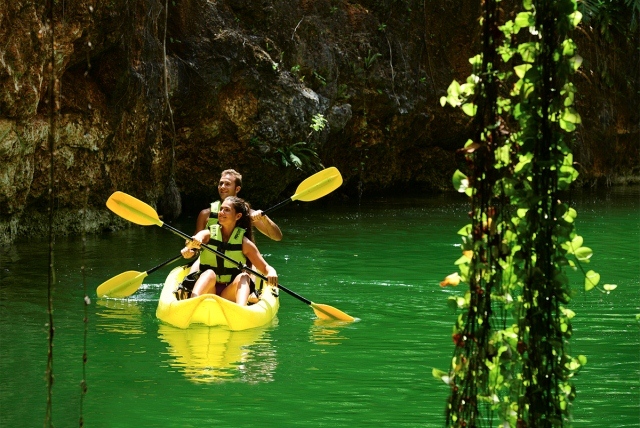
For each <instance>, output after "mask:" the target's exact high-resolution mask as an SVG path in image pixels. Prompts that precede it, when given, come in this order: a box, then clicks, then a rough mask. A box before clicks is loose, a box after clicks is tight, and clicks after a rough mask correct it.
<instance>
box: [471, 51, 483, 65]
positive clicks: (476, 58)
mask: <svg viewBox="0 0 640 428" xmlns="http://www.w3.org/2000/svg"><path fill="white" fill-rule="evenodd" d="M469 63H471V65H473V66H474V67H480V66H481V65H482V54H481V53H480V54H478V55H476V56H474V57H473V58H469Z"/></svg>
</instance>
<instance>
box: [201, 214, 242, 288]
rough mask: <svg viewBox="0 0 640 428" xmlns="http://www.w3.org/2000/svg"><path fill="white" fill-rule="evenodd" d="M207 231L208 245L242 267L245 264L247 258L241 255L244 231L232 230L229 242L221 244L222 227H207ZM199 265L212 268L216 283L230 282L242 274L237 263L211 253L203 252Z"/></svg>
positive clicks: (216, 225)
mask: <svg viewBox="0 0 640 428" xmlns="http://www.w3.org/2000/svg"><path fill="white" fill-rule="evenodd" d="M209 231H210V232H211V238H209V244H208V245H210V246H212V247H215V248H216V250H218V251H219V252H221V253H223V254H224V255H225V256H227V257H230V258H232V259H233V260H235V261H237V262H240V263H242V264H243V265H244V264H246V263H247V258H246V257H245V255H244V254H243V253H242V239H243V238H244V233H245V232H246V230H245V229H243V228H241V227H236V228H235V229H233V232H231V237H230V238H229V242H222V227H221V226H220V225H219V224H214V225H213V226H211V227H209ZM200 263H201V264H203V265H209V266H211V267H213V270H214V271H215V273H216V276H217V281H218V282H231V281H233V280H234V278H235V277H236V276H238V275H239V274H240V273H241V272H242V270H241V269H239V268H238V264H237V263H233V262H230V261H228V260H227V259H225V258H223V257H220V256H219V255H217V254H214V253H212V252H211V251H206V250H205V251H203V252H202V253H201V254H200Z"/></svg>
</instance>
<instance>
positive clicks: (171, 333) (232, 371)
mask: <svg viewBox="0 0 640 428" xmlns="http://www.w3.org/2000/svg"><path fill="white" fill-rule="evenodd" d="M274 324H275V322H274ZM274 324H269V325H267V326H263V327H258V328H252V329H249V330H242V331H230V330H228V329H226V328H222V327H207V326H204V325H202V326H200V325H192V326H191V327H190V328H188V329H181V328H177V327H173V326H171V325H167V324H160V325H159V326H158V337H159V338H160V340H162V341H163V342H166V343H167V344H168V346H167V350H168V355H169V356H170V358H169V359H168V360H167V362H168V363H169V365H170V366H171V367H174V368H176V369H178V370H180V371H181V372H182V373H183V374H184V376H185V377H186V378H187V379H189V380H190V381H192V382H195V383H217V382H228V381H234V382H247V383H260V382H271V381H273V375H274V373H275V369H276V366H277V358H276V352H275V349H274V347H273V344H272V340H271V328H272V326H273V325H274Z"/></svg>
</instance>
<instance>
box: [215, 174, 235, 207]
mask: <svg viewBox="0 0 640 428" xmlns="http://www.w3.org/2000/svg"><path fill="white" fill-rule="evenodd" d="M239 191H240V186H236V179H235V177H234V176H233V175H229V174H226V175H223V176H222V177H220V182H219V183H218V194H219V195H220V200H221V201H224V200H225V198H226V197H227V196H236V194H237V193H238V192H239Z"/></svg>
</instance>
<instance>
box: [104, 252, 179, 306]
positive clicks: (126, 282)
mask: <svg viewBox="0 0 640 428" xmlns="http://www.w3.org/2000/svg"><path fill="white" fill-rule="evenodd" d="M181 258H182V254H178V255H177V256H176V257H172V258H170V259H169V260H167V261H165V262H162V263H160V264H159V265H158V266H156V267H154V268H151V269H149V270H148V271H146V272H137V271H135V270H130V271H127V272H122V273H121V274H119V275H116V276H114V277H113V278H111V279H109V280H107V281H105V282H103V283H102V284H100V285H99V286H98V288H97V290H96V293H98V297H103V296H106V297H116V298H123V297H129V296H131V295H132V294H133V293H135V292H136V290H137V289H138V288H140V286H141V285H142V281H144V279H145V278H146V277H147V275H150V274H152V273H153V272H155V271H157V270H158V269H160V268H162V267H164V266H166V265H168V264H169V263H172V262H175V261H176V260H178V259H181Z"/></svg>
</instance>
